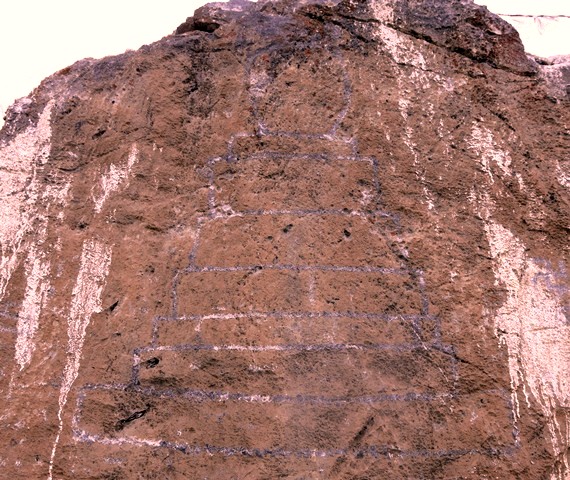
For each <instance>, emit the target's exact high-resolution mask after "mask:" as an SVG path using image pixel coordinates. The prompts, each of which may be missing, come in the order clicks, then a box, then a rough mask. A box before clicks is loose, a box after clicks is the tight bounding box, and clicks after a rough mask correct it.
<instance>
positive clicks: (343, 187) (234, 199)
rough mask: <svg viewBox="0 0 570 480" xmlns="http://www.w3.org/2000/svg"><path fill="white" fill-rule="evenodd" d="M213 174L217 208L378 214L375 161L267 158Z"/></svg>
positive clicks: (222, 166)
mask: <svg viewBox="0 0 570 480" xmlns="http://www.w3.org/2000/svg"><path fill="white" fill-rule="evenodd" d="M213 169H214V176H215V180H214V186H215V190H216V202H217V204H218V205H219V206H224V205H227V206H229V207H231V209H232V210H233V211H236V212H238V211H260V210H299V209H301V210H303V209H309V210H319V209H322V210H331V209H332V210H342V209H347V210H348V211H352V210H357V211H363V210H368V209H375V208H376V207H375V206H374V204H373V200H374V199H375V194H376V191H377V186H376V175H375V169H374V165H373V163H372V161H369V160H362V161H361V160H353V159H348V160H347V159H330V160H322V159H321V160H309V159H306V158H291V159H288V158H285V159H284V158H264V159H251V160H247V161H240V162H218V163H216V164H215V165H214V166H213ZM330 185H334V186H335V188H334V189H331V188H330Z"/></svg>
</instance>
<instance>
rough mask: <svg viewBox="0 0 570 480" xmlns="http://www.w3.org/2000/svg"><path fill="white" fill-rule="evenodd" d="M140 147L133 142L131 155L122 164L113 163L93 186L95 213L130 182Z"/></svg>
mask: <svg viewBox="0 0 570 480" xmlns="http://www.w3.org/2000/svg"><path fill="white" fill-rule="evenodd" d="M138 154H139V152H138V148H137V145H136V144H133V145H132V147H131V151H130V153H129V156H128V158H127V160H126V162H124V163H123V164H122V165H118V166H117V165H115V164H111V166H110V167H109V169H108V170H107V172H105V173H103V175H101V178H100V180H99V183H98V184H97V185H96V186H95V187H93V191H92V198H93V202H94V203H95V213H100V212H101V210H102V209H103V205H104V204H105V202H106V201H107V199H108V198H109V197H110V196H111V194H112V193H114V192H116V191H118V190H119V189H120V188H125V187H127V186H128V184H129V177H130V176H131V171H132V169H133V167H134V165H135V163H136V162H137V161H138Z"/></svg>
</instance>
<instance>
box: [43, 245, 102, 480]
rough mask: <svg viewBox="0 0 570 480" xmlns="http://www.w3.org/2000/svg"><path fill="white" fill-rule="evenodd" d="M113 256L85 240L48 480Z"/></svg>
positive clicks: (73, 306)
mask: <svg viewBox="0 0 570 480" xmlns="http://www.w3.org/2000/svg"><path fill="white" fill-rule="evenodd" d="M111 253H112V249H111V247H109V246H108V245H106V244H104V243H103V242H101V241H98V240H94V239H91V240H86V241H85V242H84V244H83V251H82V253H81V262H80V266H79V273H78V275H77V280H76V282H75V286H74V287H73V291H72V294H71V295H72V298H71V307H70V309H69V316H68V319H67V323H68V327H67V336H68V345H67V362H66V365H65V370H64V372H63V380H62V383H61V388H60V391H59V410H58V414H57V416H58V420H59V429H58V433H57V436H56V438H55V441H54V443H53V448H52V454H51V459H50V467H49V476H48V478H49V479H50V480H51V479H52V478H53V460H54V458H55V454H56V450H57V445H58V443H59V438H60V435H61V431H62V430H63V411H64V409H65V405H66V404H67V397H68V396H69V392H70V391H71V387H72V385H73V383H74V382H75V379H76V378H77V375H78V373H79V366H80V362H81V354H82V351H83V344H84V342H85V334H86V332H87V326H88V325H89V322H90V320H91V316H92V315H93V314H94V313H97V312H100V311H101V295H102V293H103V289H104V287H105V282H106V279H107V275H108V274H109V267H110V266H111Z"/></svg>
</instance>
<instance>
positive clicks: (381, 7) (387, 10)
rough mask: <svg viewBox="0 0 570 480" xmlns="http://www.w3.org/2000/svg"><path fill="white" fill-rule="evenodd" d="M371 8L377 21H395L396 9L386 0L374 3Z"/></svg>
mask: <svg viewBox="0 0 570 480" xmlns="http://www.w3.org/2000/svg"><path fill="white" fill-rule="evenodd" d="M371 7H372V11H373V12H374V17H375V18H376V19H377V20H379V21H381V22H392V21H394V7H393V5H391V2H387V1H386V0H379V1H374V2H371Z"/></svg>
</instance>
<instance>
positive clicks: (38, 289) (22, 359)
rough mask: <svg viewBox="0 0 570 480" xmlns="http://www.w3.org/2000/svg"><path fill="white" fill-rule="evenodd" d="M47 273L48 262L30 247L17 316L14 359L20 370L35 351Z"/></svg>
mask: <svg viewBox="0 0 570 480" xmlns="http://www.w3.org/2000/svg"><path fill="white" fill-rule="evenodd" d="M49 272H50V264H49V262H48V261H47V259H46V258H45V256H44V255H43V254H42V252H40V251H38V249H37V247H36V245H32V248H31V249H30V252H29V253H28V258H27V262H26V281H27V285H26V292H25V296H24V301H23V302H22V306H21V308H20V312H19V314H18V325H17V332H18V336H17V338H16V353H15V357H16V363H17V364H18V365H19V366H20V370H22V369H24V367H25V366H26V365H28V364H29V363H30V360H31V359H32V353H33V351H34V349H35V344H34V336H35V334H36V331H37V329H38V325H39V319H40V314H41V311H42V307H43V305H44V303H45V300H46V295H47V292H48V290H49V287H50V283H49V279H48V276H49Z"/></svg>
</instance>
